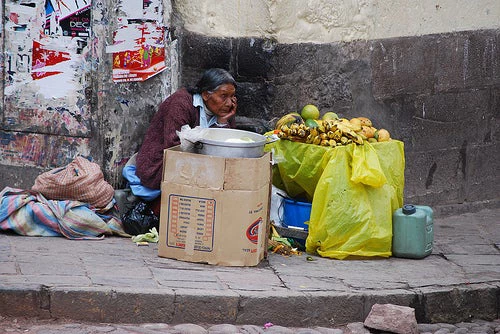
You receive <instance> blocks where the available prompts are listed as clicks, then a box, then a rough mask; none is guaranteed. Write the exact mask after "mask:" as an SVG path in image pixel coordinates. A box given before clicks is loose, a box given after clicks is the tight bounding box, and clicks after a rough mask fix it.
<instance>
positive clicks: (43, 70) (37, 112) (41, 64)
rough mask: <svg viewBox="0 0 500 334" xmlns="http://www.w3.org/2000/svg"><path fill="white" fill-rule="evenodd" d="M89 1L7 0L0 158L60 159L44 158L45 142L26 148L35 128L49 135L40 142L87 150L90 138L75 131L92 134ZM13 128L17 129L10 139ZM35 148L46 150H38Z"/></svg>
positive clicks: (17, 161)
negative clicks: (88, 93) (6, 139)
mask: <svg viewBox="0 0 500 334" xmlns="http://www.w3.org/2000/svg"><path fill="white" fill-rule="evenodd" d="M90 5H91V2H90V0H77V1H74V0H72V1H68V0H31V1H26V0H25V1H23V0H21V1H10V0H7V1H6V3H5V16H4V19H5V21H4V34H5V38H4V39H3V40H4V45H3V48H4V60H3V66H4V99H3V124H2V130H4V131H5V132H4V133H2V136H3V139H2V142H1V144H0V157H1V158H0V161H1V162H2V163H5V164H13V165H17V164H23V165H34V166H46V165H45V163H49V164H51V163H53V162H55V161H58V159H40V154H42V155H43V153H42V152H43V151H47V147H46V146H43V145H41V146H37V145H34V146H30V149H26V143H27V141H26V140H27V139H26V138H28V137H29V138H31V137H32V136H33V135H35V134H36V136H38V137H39V136H42V137H45V138H44V139H38V140H39V142H41V143H51V142H57V143H59V149H58V151H59V152H61V153H66V154H71V152H73V151H74V150H75V147H77V146H75V143H77V144H78V145H83V146H82V147H79V148H78V147H77V150H78V151H79V152H82V153H83V152H85V151H88V141H87V140H83V139H77V138H74V139H72V137H78V138H86V137H90V136H91V113H90V105H89V104H90V101H88V100H87V99H86V96H85V89H86V88H87V87H88V86H89V82H87V77H88V75H86V73H88V71H89V63H90V61H89V59H91V57H90V51H89V48H88V47H87V44H88V39H89V38H90V37H89V36H90V27H89V22H90ZM10 133H16V135H15V136H14V135H13V136H10V137H9V138H10V139H9V140H8V141H7V142H6V141H5V136H9V134H10ZM23 133H24V135H23ZM51 137H56V138H51ZM16 140H19V143H15V141H16ZM61 140H62V141H61ZM64 143H66V144H64ZM64 145H67V147H68V148H67V149H65V148H63V146H64ZM34 149H40V150H42V151H41V152H39V153H37V154H35V153H33V152H32V150H34ZM16 150H19V151H18V155H17V156H16V155H14V154H13V152H16ZM49 151H50V150H49ZM27 152H30V153H29V154H28V153H27ZM71 158H72V156H67V159H71Z"/></svg>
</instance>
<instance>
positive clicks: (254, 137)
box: [194, 128, 266, 158]
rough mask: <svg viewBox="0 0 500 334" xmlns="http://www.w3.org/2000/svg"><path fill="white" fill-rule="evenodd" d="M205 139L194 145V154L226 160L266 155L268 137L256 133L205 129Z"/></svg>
mask: <svg viewBox="0 0 500 334" xmlns="http://www.w3.org/2000/svg"><path fill="white" fill-rule="evenodd" d="M205 130H206V131H205V132H204V135H203V138H202V139H200V140H199V141H197V142H196V143H195V144H194V152H195V153H200V154H207V155H215V156H219V157H224V158H260V157H261V156H263V155H264V145H265V144H266V137H264V136H263V135H260V134H258V133H255V132H250V131H244V130H236V129H225V128H208V129H205Z"/></svg>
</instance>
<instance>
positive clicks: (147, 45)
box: [106, 0, 166, 82]
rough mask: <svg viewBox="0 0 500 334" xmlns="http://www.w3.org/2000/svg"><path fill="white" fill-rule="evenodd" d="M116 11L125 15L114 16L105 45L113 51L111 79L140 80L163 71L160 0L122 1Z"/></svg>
mask: <svg viewBox="0 0 500 334" xmlns="http://www.w3.org/2000/svg"><path fill="white" fill-rule="evenodd" d="M120 10H121V11H122V12H123V13H125V16H123V17H119V18H118V29H117V30H116V31H115V32H114V36H113V45H110V46H108V47H107V48H106V52H108V53H112V54H113V81H114V82H126V81H144V80H146V79H148V78H150V77H152V76H154V75H156V74H158V73H160V72H162V71H163V70H165V69H166V64H165V42H164V40H165V36H164V35H165V29H164V27H163V25H162V23H161V22H162V17H161V15H162V13H163V10H162V3H161V1H159V0H143V1H132V0H122V1H120ZM137 13H141V14H140V15H139V16H137Z"/></svg>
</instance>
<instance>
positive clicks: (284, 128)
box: [275, 104, 391, 147]
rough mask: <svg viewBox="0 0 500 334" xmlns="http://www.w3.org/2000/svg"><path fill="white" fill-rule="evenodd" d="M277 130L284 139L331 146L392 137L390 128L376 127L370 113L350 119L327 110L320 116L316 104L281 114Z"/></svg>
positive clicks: (385, 139)
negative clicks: (368, 115) (369, 115)
mask: <svg viewBox="0 0 500 334" xmlns="http://www.w3.org/2000/svg"><path fill="white" fill-rule="evenodd" d="M275 133H277V135H278V137H279V138H280V139H286V140H291V141H296V142H302V143H307V144H314V145H321V146H330V147H335V146H339V145H347V144H350V143H355V144H358V145H363V144H364V143H365V141H367V142H383V141H389V140H391V136H390V134H389V131H387V130H386V129H377V128H375V127H374V126H373V124H372V121H371V120H370V119H368V118H366V117H355V118H351V119H346V118H339V117H338V115H337V114H335V113H334V112H327V113H325V114H324V115H323V116H322V117H321V119H320V112H319V109H318V108H317V107H316V106H314V105H312V104H308V105H306V106H304V108H302V110H301V113H300V114H299V113H296V112H295V113H289V114H286V115H284V116H283V117H281V118H280V119H279V120H278V121H277V122H276V126H275Z"/></svg>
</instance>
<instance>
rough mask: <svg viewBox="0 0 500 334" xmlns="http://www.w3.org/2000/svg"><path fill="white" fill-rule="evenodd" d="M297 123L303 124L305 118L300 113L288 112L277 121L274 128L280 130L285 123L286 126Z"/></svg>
mask: <svg viewBox="0 0 500 334" xmlns="http://www.w3.org/2000/svg"><path fill="white" fill-rule="evenodd" d="M295 123H296V124H303V123H304V120H303V119H302V117H301V116H300V115H299V113H296V112H292V113H289V114H286V115H284V116H282V117H281V118H280V119H279V120H278V121H277V122H276V125H275V127H274V128H275V129H276V130H280V129H281V127H282V126H283V125H286V126H288V127H290V125H292V124H295Z"/></svg>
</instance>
